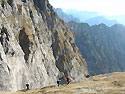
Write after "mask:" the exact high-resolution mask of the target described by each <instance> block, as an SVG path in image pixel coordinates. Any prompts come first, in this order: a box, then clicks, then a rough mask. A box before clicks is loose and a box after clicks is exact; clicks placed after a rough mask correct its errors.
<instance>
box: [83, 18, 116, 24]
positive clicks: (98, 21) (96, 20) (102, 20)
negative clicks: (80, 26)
mask: <svg viewBox="0 0 125 94" xmlns="http://www.w3.org/2000/svg"><path fill="white" fill-rule="evenodd" d="M85 22H86V23H88V24H89V25H91V26H92V25H98V24H101V23H104V24H106V25H107V26H112V25H114V24H117V21H115V20H108V19H106V18H105V17H103V16H97V17H94V18H90V19H87V20H85Z"/></svg>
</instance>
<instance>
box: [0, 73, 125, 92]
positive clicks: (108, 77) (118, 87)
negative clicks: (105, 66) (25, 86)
mask: <svg viewBox="0 0 125 94" xmlns="http://www.w3.org/2000/svg"><path fill="white" fill-rule="evenodd" d="M91 79H92V81H85V82H81V83H72V84H69V85H62V86H60V87H57V86H56V85H51V86H47V87H44V88H41V89H34V90H28V91H26V90H22V91H17V92H14V93H0V94H125V73H111V74H104V75H98V76H94V77H92V78H91Z"/></svg>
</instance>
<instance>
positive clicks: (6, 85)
mask: <svg viewBox="0 0 125 94" xmlns="http://www.w3.org/2000/svg"><path fill="white" fill-rule="evenodd" d="M86 72H87V66H86V62H85V59H84V58H83V57H82V55H81V54H80V52H79V50H78V48H77V47H76V45H75V44H74V38H73V36H72V33H71V31H70V30H69V29H68V26H67V24H65V23H64V21H63V20H61V19H60V18H59V17H58V16H57V14H56V13H55V12H54V11H53V9H52V6H51V5H50V4H49V2H48V0H1V1H0V91H16V90H20V89H23V88H25V83H26V82H27V81H29V82H30V86H31V87H30V88H39V87H42V86H45V85H49V84H54V83H56V80H57V79H62V81H63V80H64V79H65V77H66V76H68V75H70V76H71V79H72V81H77V80H81V79H84V78H85V76H84V74H85V73H86Z"/></svg>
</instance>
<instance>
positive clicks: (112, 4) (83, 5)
mask: <svg viewBox="0 0 125 94" xmlns="http://www.w3.org/2000/svg"><path fill="white" fill-rule="evenodd" d="M49 2H50V4H51V5H52V6H53V7H55V8H62V9H64V10H68V9H77V10H80V11H96V12H101V13H103V14H105V15H110V16H111V15H121V14H125V0H49Z"/></svg>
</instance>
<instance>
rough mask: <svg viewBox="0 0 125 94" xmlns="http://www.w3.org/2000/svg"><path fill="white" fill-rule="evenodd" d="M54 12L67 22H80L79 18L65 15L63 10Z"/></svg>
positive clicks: (57, 9)
mask: <svg viewBox="0 0 125 94" xmlns="http://www.w3.org/2000/svg"><path fill="white" fill-rule="evenodd" d="M54 10H55V11H56V12H57V14H58V15H59V17H60V18H62V19H63V20H64V21H65V22H70V21H76V22H80V20H79V19H78V18H76V17H73V16H72V15H67V14H66V13H64V12H63V10H62V9H61V8H54Z"/></svg>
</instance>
